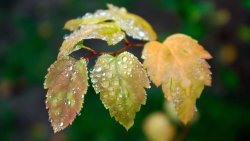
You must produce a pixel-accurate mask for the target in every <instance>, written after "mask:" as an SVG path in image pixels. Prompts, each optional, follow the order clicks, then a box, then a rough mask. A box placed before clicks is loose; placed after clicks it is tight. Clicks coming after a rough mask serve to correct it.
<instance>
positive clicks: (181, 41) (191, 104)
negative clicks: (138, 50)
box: [143, 34, 211, 124]
mask: <svg viewBox="0 0 250 141" xmlns="http://www.w3.org/2000/svg"><path fill="white" fill-rule="evenodd" d="M143 58H144V59H145V60H144V67H145V68H146V69H147V71H148V74H149V76H150V78H151V80H152V81H153V82H154V83H155V84H156V85H157V86H159V85H161V84H162V89H163V92H164V94H165V97H166V98H167V100H168V101H170V102H173V104H174V105H175V110H176V111H177V114H178V117H179V119H180V120H181V121H182V122H184V123H185V124H186V123H188V122H189V121H190V120H191V119H192V118H193V115H194V113H195V109H196V107H195V103H196V99H197V98H199V96H200V94H201V92H202V90H203V88H204V85H208V86H210V85H211V72H210V70H209V68H210V66H209V65H208V63H207V62H206V61H205V59H210V58H211V55H210V54H209V53H208V52H207V51H206V50H204V49H203V47H202V46H200V45H199V44H198V43H197V41H196V40H194V39H192V38H190V37H188V36H186V35H183V34H175V35H172V36H170V37H168V38H167V39H166V40H165V41H164V42H163V44H161V43H159V42H157V41H152V42H149V43H147V44H146V45H145V48H144V50H143Z"/></svg>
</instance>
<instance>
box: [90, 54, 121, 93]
mask: <svg viewBox="0 0 250 141" xmlns="http://www.w3.org/2000/svg"><path fill="white" fill-rule="evenodd" d="M107 56H108V58H105V56H102V57H100V58H99V59H98V61H97V63H96V65H95V67H94V69H93V70H92V71H91V75H90V78H91V81H92V83H93V85H92V86H93V87H94V89H95V91H96V93H99V92H102V91H103V90H105V89H106V90H107V89H108V90H111V91H112V90H113V88H112V84H111V83H113V84H118V83H116V81H114V78H115V76H114V75H115V74H114V64H113V63H112V61H113V59H114V58H113V57H112V56H110V55H107Z"/></svg>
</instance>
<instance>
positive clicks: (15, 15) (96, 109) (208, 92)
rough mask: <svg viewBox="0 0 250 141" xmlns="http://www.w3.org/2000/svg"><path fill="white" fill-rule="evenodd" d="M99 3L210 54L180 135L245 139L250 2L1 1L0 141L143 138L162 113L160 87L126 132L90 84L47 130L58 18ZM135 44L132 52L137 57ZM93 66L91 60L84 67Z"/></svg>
mask: <svg viewBox="0 0 250 141" xmlns="http://www.w3.org/2000/svg"><path fill="white" fill-rule="evenodd" d="M106 3H113V4H115V5H118V6H124V7H126V8H127V10H128V11H130V12H132V13H135V14H138V15H140V16H142V17H143V18H145V19H146V20H147V21H149V22H150V23H151V24H152V26H153V27H154V29H155V30H156V32H157V33H158V35H159V38H158V39H159V40H160V41H163V40H164V39H165V37H167V36H168V35H171V34H173V33H185V34H187V35H190V36H192V37H193V38H195V39H197V40H199V42H200V44H202V45H203V46H204V47H205V48H206V49H207V50H208V51H209V52H210V53H211V54H212V56H213V57H214V58H213V59H212V60H209V63H210V64H211V66H212V72H213V84H212V87H206V88H205V90H204V91H203V94H202V96H201V98H200V99H199V100H198V101H197V107H198V109H199V118H198V119H197V121H196V122H194V123H193V125H192V126H191V127H190V130H189V133H188V135H187V137H186V140H187V141H243V140H244V141H248V140H250V102H249V100H250V93H249V92H248V91H249V87H250V85H249V81H250V0H207V1H205V0H196V1H194V0H182V1H170V0H153V1H145V0H137V1H135V0H120V1H119V0H109V1H104V0H99V1H98V0H74V1H70V0H1V2H0V141H48V140H49V141H80V140H86V141H118V140H119V141H123V140H124V141H128V140H135V141H144V140H147V139H146V137H145V135H144V134H143V130H142V124H143V120H144V119H145V118H146V117H147V115H149V114H150V113H152V112H155V111H162V110H163V107H164V106H163V105H164V98H163V94H162V91H161V89H160V88H158V89H156V88H155V86H153V84H152V86H153V89H151V90H149V91H148V100H147V105H146V106H143V107H142V109H141V111H140V112H138V113H137V116H136V119H135V124H134V126H133V127H132V128H131V129H130V130H129V131H128V132H127V131H126V130H125V129H124V128H123V127H122V126H120V125H119V123H117V122H116V121H115V120H114V119H113V118H110V116H109V113H108V111H107V110H106V109H105V108H104V106H103V105H102V103H101V101H100V100H99V96H98V95H96V94H94V91H93V88H92V87H91V86H90V87H89V89H88V93H87V95H86V97H85V103H84V108H83V109H82V111H81V116H78V117H77V118H76V120H75V121H74V122H73V124H72V125H71V126H69V127H68V128H66V129H65V130H64V131H62V132H60V133H57V134H54V133H53V131H52V128H51V126H50V123H49V122H48V114H47V110H46V109H45V102H44V101H45V95H46V91H45V90H44V89H43V81H44V76H45V75H46V73H47V68H48V67H49V66H50V64H51V63H53V62H54V61H55V60H56V56H57V53H58V50H59V47H60V45H61V43H62V41H63V36H64V35H65V34H68V32H67V31H65V30H62V28H63V25H64V23H65V22H66V21H67V20H69V19H72V18H76V17H78V16H82V15H83V14H84V13H86V12H94V11H95V10H96V9H106ZM140 51H141V50H140V49H134V50H132V52H133V53H136V52H137V54H138V57H140ZM89 67H90V68H92V66H91V65H90V66H89Z"/></svg>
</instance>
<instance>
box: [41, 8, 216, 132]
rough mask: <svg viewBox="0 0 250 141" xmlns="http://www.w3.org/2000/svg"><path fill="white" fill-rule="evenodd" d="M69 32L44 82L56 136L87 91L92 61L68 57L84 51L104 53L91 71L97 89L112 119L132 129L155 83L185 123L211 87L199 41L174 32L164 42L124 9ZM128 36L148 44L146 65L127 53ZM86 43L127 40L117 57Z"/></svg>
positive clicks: (70, 25) (72, 24)
mask: <svg viewBox="0 0 250 141" xmlns="http://www.w3.org/2000/svg"><path fill="white" fill-rule="evenodd" d="M64 28H65V29H67V30H70V31H71V34H70V35H69V36H67V37H66V38H65V40H64V41H63V43H62V45H61V47H60V51H59V54H58V57H57V60H56V61H55V62H54V63H53V64H52V65H51V66H50V68H49V69H48V74H47V75H46V77H45V82H44V88H45V89H48V92H47V95H46V107H47V108H48V112H49V118H50V121H51V124H52V127H53V129H54V132H58V131H60V130H62V129H64V128H66V127H67V126H68V125H70V124H72V122H73V120H74V119H75V117H76V115H77V114H78V113H79V112H80V110H81V108H82V105H83V101H84V95H85V94H86V93H87V88H88V70H87V62H88V61H87V59H86V58H88V57H84V56H83V57H82V58H81V59H79V60H77V59H75V58H73V57H70V56H69V55H70V54H71V53H72V52H74V51H77V50H79V49H80V48H83V49H86V50H88V51H90V52H91V53H92V54H93V55H100V56H99V57H98V59H97V61H96V64H95V65H94V68H93V70H92V71H90V73H91V74H90V78H91V82H92V86H93V88H94V90H95V92H96V93H97V94H98V93H99V95H100V99H101V100H102V103H103V105H104V107H105V108H106V109H108V110H109V112H110V115H111V117H114V118H115V119H116V120H117V121H118V122H119V123H120V124H121V125H123V126H124V127H125V128H126V129H127V130H128V129H129V128H130V127H131V126H132V125H133V124H134V118H135V115H136V112H138V111H139V110H140V107H141V105H144V104H146V97H147V94H146V91H145V88H150V80H151V81H152V82H153V83H154V84H155V85H156V86H160V85H161V86H162V89H163V92H164V94H165V97H166V99H167V101H168V102H171V103H173V104H174V106H175V110H176V113H177V115H178V117H179V119H180V120H181V121H182V122H183V123H185V124H187V123H188V122H189V121H190V120H191V119H192V118H193V116H194V114H195V111H196V107H195V103H196V99H197V98H199V96H200V94H201V92H202V90H203V88H204V86H205V85H208V86H209V85H211V75H210V74H211V72H210V70H209V65H208V64H207V62H206V61H205V59H210V58H211V55H210V54H209V53H208V52H207V51H206V50H204V48H203V47H202V46H201V45H199V44H198V43H197V41H196V40H194V39H192V38H191V37H188V36H186V35H183V34H174V35H172V36H170V37H168V38H167V39H166V40H165V41H164V42H163V43H160V42H158V41H156V38H157V36H156V33H155V32H154V30H153V28H152V27H151V25H150V24H149V23H148V22H147V21H146V20H144V19H143V18H141V17H139V16H137V15H134V14H132V13H129V12H127V11H126V9H125V8H119V7H116V6H113V5H111V4H108V9H107V10H97V11H96V12H94V13H87V14H85V15H84V16H83V17H81V18H77V19H72V20H69V21H68V22H66V24H65V26H64ZM126 36H130V37H132V38H134V39H137V40H143V41H148V42H147V43H146V44H145V46H144V49H143V52H142V58H143V59H144V62H143V63H141V62H140V61H139V60H138V59H137V57H136V56H134V55H133V54H132V53H129V52H127V51H125V50H126V48H127V47H128V46H129V45H130V46H133V44H130V43H129V41H128V40H127V39H126ZM86 39H101V40H104V41H106V42H107V44H108V45H115V44H117V43H119V42H121V41H122V40H125V44H126V46H125V47H124V48H123V49H122V50H121V51H118V52H115V53H98V52H96V51H94V50H93V49H91V48H90V47H86V46H85V45H84V44H83V43H84V40H86ZM134 45H135V46H139V45H137V44H134ZM149 78H150V80H149Z"/></svg>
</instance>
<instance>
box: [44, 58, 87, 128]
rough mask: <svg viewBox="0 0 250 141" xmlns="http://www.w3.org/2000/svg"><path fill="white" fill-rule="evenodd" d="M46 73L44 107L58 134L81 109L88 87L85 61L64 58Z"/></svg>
mask: <svg viewBox="0 0 250 141" xmlns="http://www.w3.org/2000/svg"><path fill="white" fill-rule="evenodd" d="M48 71H49V72H48V74H47V75H46V77H45V78H46V79H45V82H44V88H45V89H48V92H47V95H46V97H47V99H46V107H47V108H48V110H49V118H50V121H51V124H52V127H53V129H54V132H58V131H60V130H62V129H64V128H66V127H67V126H68V125H69V124H71V123H72V122H73V120H74V119H75V117H76V115H77V113H79V112H80V110H81V108H82V104H83V98H84V95H85V94H86V92H87V87H88V80H87V76H88V75H87V66H86V60H83V59H81V60H79V61H77V60H75V59H74V58H71V57H68V56H66V57H64V58H62V59H60V60H58V61H56V62H55V63H53V64H52V65H51V66H50V68H49V70H48Z"/></svg>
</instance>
